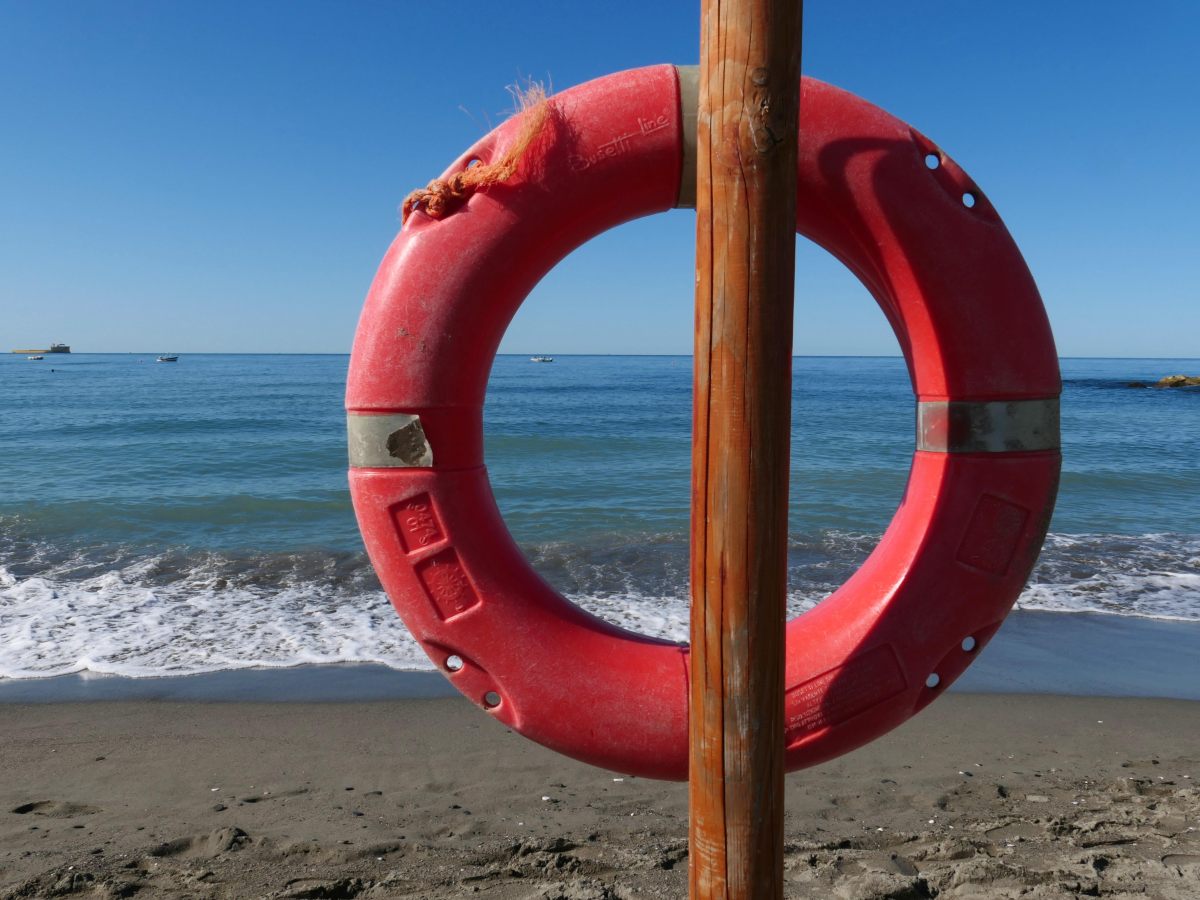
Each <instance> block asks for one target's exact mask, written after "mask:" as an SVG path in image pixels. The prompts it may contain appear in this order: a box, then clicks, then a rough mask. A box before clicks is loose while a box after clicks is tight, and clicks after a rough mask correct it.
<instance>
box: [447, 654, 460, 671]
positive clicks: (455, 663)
mask: <svg viewBox="0 0 1200 900" xmlns="http://www.w3.org/2000/svg"><path fill="white" fill-rule="evenodd" d="M462 667H463V661H462V657H461V656H447V657H446V668H447V669H448V670H450V671H451V672H457V671H458V670H459V669H461V668H462Z"/></svg>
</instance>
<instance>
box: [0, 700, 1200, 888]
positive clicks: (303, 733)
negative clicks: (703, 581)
mask: <svg viewBox="0 0 1200 900" xmlns="http://www.w3.org/2000/svg"><path fill="white" fill-rule="evenodd" d="M1198 782H1200V703H1195V702H1188V701H1177V700H1175V701H1170V700H1146V699H1106V698H1100V697H1089V698H1080V697H1058V696H1046V695H1000V694H965V693H960V694H951V695H948V696H946V697H943V698H942V699H941V700H939V701H938V702H937V703H936V704H934V706H933V707H931V708H930V709H928V710H926V711H925V712H924V713H923V714H922V715H921V716H920V717H918V719H916V720H914V721H912V722H910V723H908V724H907V725H906V726H905V727H903V728H901V729H899V730H898V731H896V732H894V733H893V734H891V735H889V736H888V737H886V738H884V739H883V740H880V741H878V742H876V743H875V744H873V745H871V746H870V747H867V748H864V749H863V750H860V751H857V752H855V753H853V754H850V755H848V756H846V757H843V758H842V759H840V760H837V761H834V762H832V763H828V764H825V765H823V766H820V767H817V768H815V769H810V770H807V771H805V772H798V773H794V774H792V775H790V776H789V777H788V781H787V790H788V794H787V810H788V812H787V822H786V866H787V869H786V896H788V897H813V898H817V897H822V898H824V897H834V898H845V900H886V898H891V900H911V898H923V897H935V896H936V897H939V898H956V900H957V898H963V900H967V898H971V900H975V898H1016V897H1022V898H1068V897H1078V896H1093V897H1094V896H1098V897H1134V896H1136V897H1149V898H1187V900H1195V898H1197V897H1200V784H1198ZM686 836H687V808H686V788H685V786H684V785H680V784H668V783H661V782H653V781H646V780H643V779H634V778H630V777H626V776H622V775H621V774H620V773H613V772H606V771H602V770H599V769H594V768H591V767H589V766H585V765H582V764H579V763H575V762H572V761H570V760H566V759H563V758H561V757H559V756H557V755H555V754H553V753H551V752H549V751H546V750H544V749H542V748H540V747H537V746H535V745H533V744H530V743H529V742H527V741H525V740H524V739H522V738H520V737H518V736H517V735H514V734H511V733H509V732H508V731H507V730H506V729H504V728H503V727H502V726H500V725H498V724H497V723H496V722H494V721H491V720H490V719H489V718H488V716H487V715H486V714H484V713H482V712H479V711H478V710H476V709H475V708H474V707H472V706H470V705H469V704H467V703H466V702H465V701H463V700H460V699H408V700H381V701H375V702H342V703H247V702H223V703H213V702H168V701H146V700H127V701H120V702H92V703H41V704H18V703H6V704H0V898H5V900H8V898H35V897H51V896H71V897H74V896H78V897H87V898H101V897H134V896H136V897H139V898H142V897H145V898H153V897H195V898H208V897H212V898H249V897H330V898H332V897H362V898H383V897H394V898H445V897H466V896H480V897H494V898H514V900H515V898H542V900H551V898H568V900H592V898H595V900H602V898H635V897H684V896H685V895H686V869H687V843H686Z"/></svg>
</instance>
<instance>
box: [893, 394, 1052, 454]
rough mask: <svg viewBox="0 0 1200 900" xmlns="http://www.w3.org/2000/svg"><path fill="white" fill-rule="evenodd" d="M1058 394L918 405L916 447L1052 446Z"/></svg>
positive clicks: (995, 449) (990, 449)
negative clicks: (977, 401) (989, 400)
mask: <svg viewBox="0 0 1200 900" xmlns="http://www.w3.org/2000/svg"><path fill="white" fill-rule="evenodd" d="M1061 445H1062V443H1061V440H1060V438H1059V426H1058V398H1057V397H1054V398H1050V399H1045V400H996V401H992V402H989V403H975V402H972V401H969V400H929V401H924V402H921V403H918V404H917V449H918V450H929V451H932V452H934V453H1016V452H1020V451H1031V450H1057V449H1059V447H1060V446H1061Z"/></svg>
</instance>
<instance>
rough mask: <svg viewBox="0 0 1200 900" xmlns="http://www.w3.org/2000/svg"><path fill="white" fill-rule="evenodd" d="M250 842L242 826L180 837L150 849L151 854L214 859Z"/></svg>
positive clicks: (239, 848)
mask: <svg viewBox="0 0 1200 900" xmlns="http://www.w3.org/2000/svg"><path fill="white" fill-rule="evenodd" d="M249 842H250V836H249V835H248V834H246V832H244V831H242V829H240V828H234V827H229V828H218V829H217V830H216V831H210V832H209V833H208V834H197V835H193V836H192V837H185V838H178V839H176V840H174V841H167V842H166V843H165V844H159V845H158V846H157V847H155V848H154V849H153V850H151V851H150V855H151V856H157V857H164V856H187V857H190V858H192V859H213V858H215V857H218V856H221V855H222V854H224V853H229V852H231V851H235V850H241V849H242V847H244V846H246V844H248V843H249Z"/></svg>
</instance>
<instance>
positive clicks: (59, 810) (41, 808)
mask: <svg viewBox="0 0 1200 900" xmlns="http://www.w3.org/2000/svg"><path fill="white" fill-rule="evenodd" d="M10 812H13V813H15V814H16V815H18V816H27V815H30V814H31V813H32V814H33V815H35V816H49V817H50V818H52V819H69V818H70V817H71V816H90V815H93V814H94V813H98V812H104V810H102V809H101V808H100V807H98V806H88V805H87V804H85V803H63V802H60V801H58V800H35V801H34V802H33V803H22V804H21V805H20V806H15V807H13V808H12V809H11V810H10Z"/></svg>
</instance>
